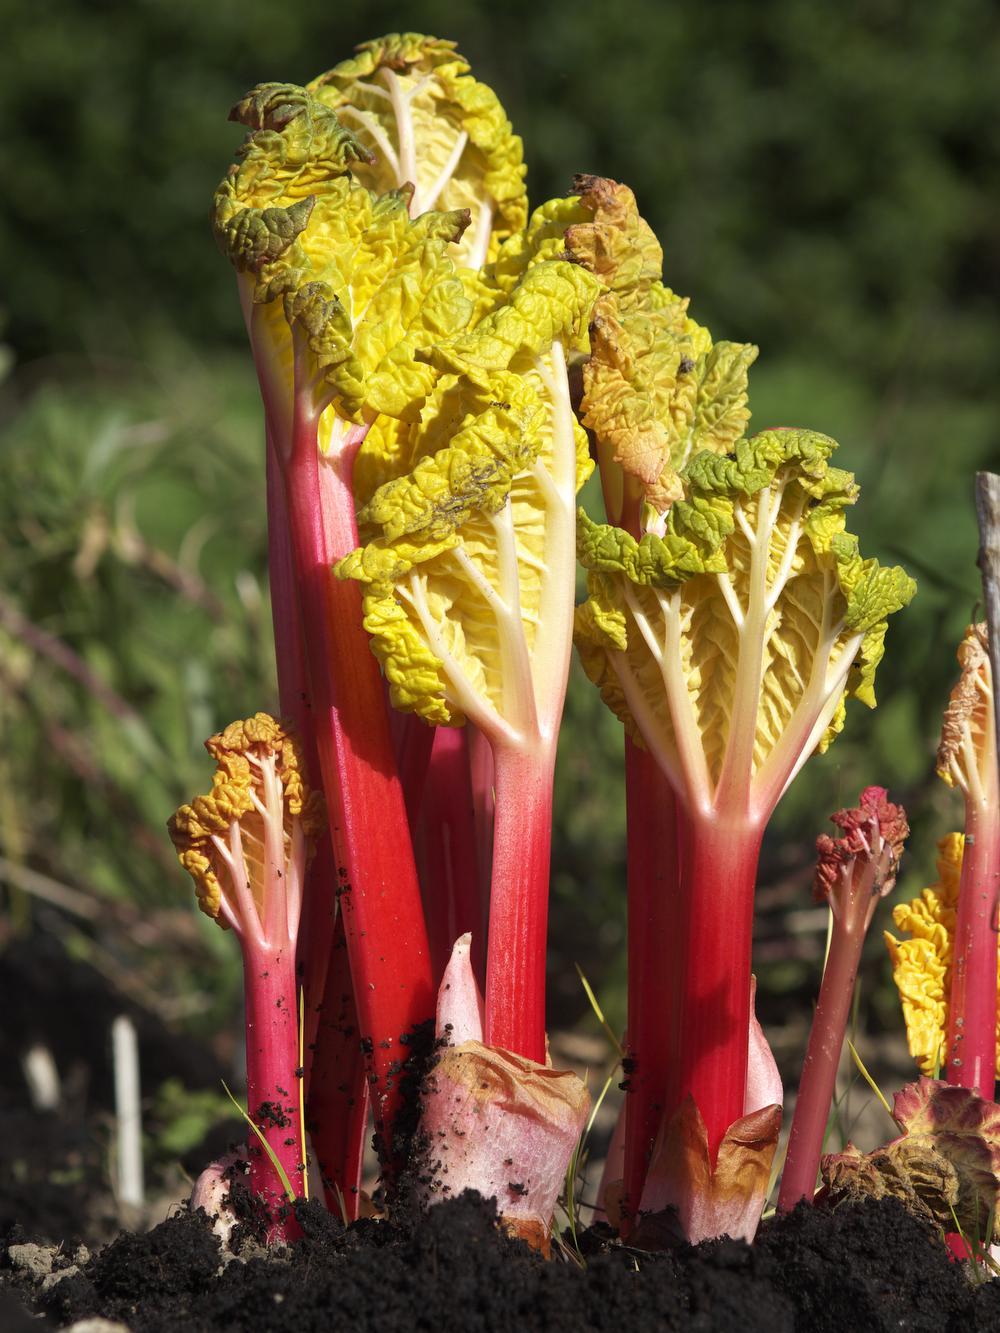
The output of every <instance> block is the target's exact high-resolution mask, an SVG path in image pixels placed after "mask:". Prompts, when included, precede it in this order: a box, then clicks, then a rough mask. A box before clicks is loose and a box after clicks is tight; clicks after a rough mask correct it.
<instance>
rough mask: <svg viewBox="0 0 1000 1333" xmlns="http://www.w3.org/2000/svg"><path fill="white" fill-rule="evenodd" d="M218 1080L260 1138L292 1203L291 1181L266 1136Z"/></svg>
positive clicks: (293, 1198)
mask: <svg viewBox="0 0 1000 1333" xmlns="http://www.w3.org/2000/svg"><path fill="white" fill-rule="evenodd" d="M220 1081H221V1083H222V1086H223V1088H224V1089H225V1093H226V1096H227V1097H228V1098H229V1100H230V1101H231V1102H232V1104H233V1105H234V1106H235V1107H236V1109H237V1111H239V1113H240V1115H241V1116H242V1117H243V1119H244V1120H245V1121H246V1122H247V1124H248V1125H249V1126H250V1128H251V1129H252V1130H253V1132H254V1133H255V1134H256V1135H257V1137H258V1138H259V1139H260V1141H261V1145H262V1147H263V1149H264V1151H265V1152H266V1153H267V1155H268V1157H269V1158H270V1159H271V1165H272V1166H273V1167H274V1169H275V1171H277V1173H278V1179H279V1180H280V1181H281V1188H282V1189H283V1190H284V1191H285V1194H286V1196H287V1198H288V1202H289V1203H294V1202H295V1191H294V1190H293V1189H292V1182H291V1181H290V1180H289V1179H288V1175H287V1174H286V1172H285V1168H284V1167H283V1166H282V1165H281V1163H280V1162H279V1161H278V1159H277V1157H276V1156H275V1152H274V1149H273V1148H272V1147H271V1145H270V1144H269V1143H268V1141H267V1139H266V1138H265V1137H264V1135H263V1134H262V1133H261V1131H260V1128H259V1126H258V1125H255V1124H254V1122H253V1120H252V1119H251V1118H250V1113H249V1111H247V1110H246V1109H245V1108H244V1107H242V1106H241V1105H240V1104H239V1102H238V1101H237V1100H236V1098H235V1097H234V1096H233V1094H232V1093H231V1092H230V1091H229V1087H228V1085H227V1083H226V1080H225V1079H222V1080H220Z"/></svg>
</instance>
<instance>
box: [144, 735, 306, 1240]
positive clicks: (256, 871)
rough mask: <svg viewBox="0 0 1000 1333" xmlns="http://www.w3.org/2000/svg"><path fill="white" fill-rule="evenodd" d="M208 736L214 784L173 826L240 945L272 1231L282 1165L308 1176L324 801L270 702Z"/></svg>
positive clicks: (262, 1178) (201, 896)
mask: <svg viewBox="0 0 1000 1333" xmlns="http://www.w3.org/2000/svg"><path fill="white" fill-rule="evenodd" d="M205 746H206V749H207V750H208V752H209V754H211V756H212V757H213V759H214V760H215V761H216V764H217V769H216V773H215V776H214V779H213V784H212V790H211V792H210V793H209V794H208V795H206V796H199V797H196V798H195V800H194V801H193V802H192V803H191V804H190V805H183V806H181V807H180V809H179V810H178V811H177V812H176V814H175V815H174V816H173V817H172V818H171V820H170V824H169V830H170V836H171V838H172V839H173V842H174V845H175V847H176V848H177V853H178V856H179V858H180V861H181V864H182V865H183V866H184V868H185V869H186V870H187V871H188V872H189V873H190V874H191V876H192V878H193V879H194V881H195V889H196V892H197V895H198V903H199V906H200V907H201V910H202V911H203V912H205V913H206V914H207V915H208V916H211V917H214V918H215V919H216V920H217V921H218V922H219V924H220V925H221V926H223V927H224V928H229V929H231V930H232V931H233V933H234V934H235V935H236V937H237V939H238V940H239V943H240V948H241V950H242V952H243V975H244V993H245V998H246V1054H247V1102H248V1107H249V1110H248V1114H249V1117H250V1119H251V1121H252V1122H253V1125H254V1127H255V1130H256V1132H255V1133H254V1134H252V1135H251V1137H250V1139H249V1141H248V1145H247V1150H248V1156H249V1159H250V1186H251V1189H252V1191H253V1192H254V1194H255V1195H256V1196H257V1197H258V1198H259V1199H260V1200H261V1201H262V1202H263V1204H264V1206H265V1207H266V1209H267V1210H268V1212H269V1213H270V1214H271V1217H272V1227H271V1231H270V1232H269V1234H270V1236H271V1238H272V1239H273V1238H275V1237H284V1236H286V1235H287V1234H288V1230H287V1224H286V1222H285V1221H284V1220H283V1219H282V1216H281V1209H280V1205H281V1204H283V1203H284V1202H286V1201H285V1187H284V1181H283V1180H282V1173H283V1174H284V1177H285V1179H287V1181H288V1182H289V1184H290V1186H291V1188H292V1189H293V1191H294V1192H295V1193H296V1194H298V1193H300V1192H301V1191H302V1188H303V1182H304V1170H305V1161H304V1151H305V1145H304V1140H303V1133H302V1124H301V1116H300V1113H299V1088H298V1082H297V1080H298V1079H299V1078H300V1077H301V1076H302V1070H301V1068H300V1061H299V1013H298V1002H297V1001H298V983H297V977H296V962H295V953H296V941H297V936H298V928H299V917H300V914H301V908H302V889H303V883H304V879H305V874H306V867H307V864H308V861H309V859H310V857H311V855H312V852H313V849H314V847H315V844H316V839H317V838H318V837H319V836H320V834H321V833H322V830H323V823H324V820H323V814H322V801H321V799H320V798H319V797H318V796H317V795H314V794H311V793H310V792H309V789H308V787H307V786H306V784H305V782H304V780H303V775H302V770H303V765H302V760H301V754H300V752H299V749H298V745H297V743H296V741H295V740H294V738H293V736H292V735H291V734H290V733H289V732H288V731H287V730H286V729H285V728H284V727H283V726H282V725H281V724H279V723H277V722H275V721H274V719H273V718H271V717H269V716H268V715H267V714H266V713H257V714H256V715H255V716H254V717H253V718H248V719H247V720H246V721H244V722H234V723H232V724H231V725H230V726H228V727H227V728H226V729H225V731H223V732H220V733H219V734H218V735H216V736H212V737H210V739H209V740H207V741H206V742H205ZM264 1144H266V1148H265V1147H264V1146H263V1145H264Z"/></svg>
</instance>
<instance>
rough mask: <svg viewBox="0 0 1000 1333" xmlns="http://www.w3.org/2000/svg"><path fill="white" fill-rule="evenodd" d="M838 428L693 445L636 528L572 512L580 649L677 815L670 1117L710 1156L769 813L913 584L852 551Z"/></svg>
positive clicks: (737, 1029)
mask: <svg viewBox="0 0 1000 1333" xmlns="http://www.w3.org/2000/svg"><path fill="white" fill-rule="evenodd" d="M834 447H835V446H834V442H833V441H832V440H830V439H828V438H827V437H825V436H822V435H818V434H815V433H812V432H808V431H798V430H773V431H766V432H764V433H762V434H760V435H757V436H754V437H752V438H750V439H741V440H739V441H738V442H737V444H736V446H735V449H734V451H733V452H732V454H728V455H723V456H720V455H716V454H712V453H709V452H702V453H700V454H698V455H696V456H695V457H694V458H693V459H692V461H691V462H690V463H689V464H688V465H687V467H686V468H685V469H684V470H683V471H682V473H681V485H682V486H683V490H684V496H685V498H684V499H682V500H677V501H675V502H674V503H673V504H672V505H671V507H670V509H669V510H668V511H666V512H665V513H664V514H663V515H661V516H657V517H655V518H652V519H651V520H650V521H649V523H648V526H647V529H646V531H645V532H644V533H643V534H642V536H641V537H640V538H639V539H638V540H637V539H636V538H635V537H634V536H632V535H631V534H630V533H627V532H625V531H623V530H622V529H620V528H615V527H613V526H611V525H607V524H596V523H593V522H592V521H591V520H590V519H588V518H587V517H586V515H584V514H581V516H580V557H581V560H582V561H583V563H584V565H585V566H586V568H587V570H588V574H589V581H588V586H589V593H590V595H589V598H588V600H587V602H586V603H585V604H584V606H583V607H582V608H580V610H579V611H578V613H577V643H578V646H579V649H580V653H581V657H582V660H583V663H584V667H585V668H586V670H587V672H588V674H589V675H590V676H591V679H592V680H594V682H595V683H596V684H597V685H598V686H599V688H600V689H601V692H602V695H603V697H604V699H605V701H606V702H607V703H608V704H609V706H610V707H611V708H612V709H613V710H614V711H615V712H616V713H617V714H618V716H619V717H620V718H621V719H622V721H623V722H624V723H625V726H626V729H627V730H628V731H629V732H630V733H631V734H632V735H633V736H634V737H635V738H636V739H638V740H639V741H640V742H641V744H643V745H644V746H645V747H646V748H647V749H648V750H649V752H650V753H651V754H652V755H653V756H654V757H655V758H656V761H657V763H658V764H659V766H660V768H661V770H662V771H663V772H664V773H665V775H666V776H667V778H668V780H669V781H670V782H671V784H672V786H673V788H674V791H675V792H676V794H677V798H678V802H679V806H680V812H681V823H682V845H681V894H680V896H679V900H678V904H677V918H678V919H677V923H676V930H677V931H678V932H679V934H680V936H681V938H682V940H683V944H682V945H681V946H680V948H679V949H678V951H677V953H678V956H679V959H680V961H681V963H682V965H685V966H686V967H687V969H688V971H687V973H686V975H685V976H684V977H683V978H682V980H681V986H680V993H681V996H682V1002H681V1003H680V1004H679V1005H678V1007H677V1010H676V1012H675V1013H674V1015H673V1017H672V1040H671V1059H670V1085H669V1086H668V1089H667V1096H666V1106H667V1112H668V1113H669V1112H670V1110H672V1109H673V1108H676V1107H677V1106H678V1105H680V1103H681V1101H682V1100H683V1098H684V1097H685V1096H686V1095H688V1094H690V1095H691V1096H693V1098H694V1101H695V1103H696V1105H697V1106H698V1109H699V1111H700V1113H701V1115H702V1117H703V1119H704V1123H705V1126H706V1132H707V1136H708V1144H709V1150H710V1153H711V1154H713V1155H714V1154H715V1152H716V1150H717V1149H718V1147H719V1145H720V1143H721V1142H722V1139H723V1136H724V1135H725V1133H726V1130H727V1129H728V1127H729V1126H730V1125H731V1124H733V1122H734V1121H736V1120H737V1118H738V1117H740V1116H741V1115H742V1113H743V1106H744V1098H745V1092H746V1077H747V1059H748V1045H747V1034H748V1031H749V1023H750V938H751V925H752V918H753V890H754V881H755V877H756V869H757V857H758V852H759V848H760V841H761V837H762V835H763V832H764V828H765V825H766V823H767V821H768V819H769V817H770V815H771V813H772V811H773V810H774V807H775V806H776V804H777V802H778V800H779V799H780V797H781V795H782V793H783V792H784V791H785V789H786V788H787V786H788V785H789V784H790V783H791V781H792V780H793V778H794V777H795V775H796V773H797V772H798V771H799V769H800V768H801V767H802V765H803V764H804V763H805V762H806V760H807V759H808V757H809V755H810V754H811V753H812V752H813V751H814V750H816V749H824V748H825V747H826V746H827V745H828V744H829V743H830V741H831V740H832V739H833V737H834V736H835V735H836V733H837V732H838V731H839V730H840V728H841V726H842V724H843V719H844V701H845V697H846V696H847V695H849V694H850V695H853V696H855V697H856V698H859V699H860V700H861V701H862V702H864V703H867V704H869V705H872V704H874V702H875V698H874V689H873V684H874V674H875V669H876V666H877V664H878V661H879V659H880V658H881V656H882V651H883V640H884V636H885V631H886V624H887V617H888V616H889V615H890V614H891V613H892V612H894V611H896V610H897V609H899V608H900V607H901V606H903V605H905V604H906V603H907V602H908V601H909V599H910V597H911V596H912V595H913V592H914V584H913V582H912V580H911V579H909V578H908V577H907V575H906V574H905V573H904V572H903V571H902V570H901V569H898V568H882V567H881V566H879V565H878V563H877V562H876V561H874V560H863V559H862V558H861V556H860V554H859V551H858V544H857V540H856V539H855V538H854V537H852V536H850V535H849V534H847V533H846V532H845V530H844V509H845V507H846V506H848V505H849V504H851V503H853V502H854V500H855V499H856V498H857V487H856V485H855V483H854V480H853V478H852V477H851V475H850V474H849V473H847V472H844V471H842V470H841V469H839V468H835V467H832V466H831V465H830V463H829V459H830V455H831V453H832V451H833V449H834Z"/></svg>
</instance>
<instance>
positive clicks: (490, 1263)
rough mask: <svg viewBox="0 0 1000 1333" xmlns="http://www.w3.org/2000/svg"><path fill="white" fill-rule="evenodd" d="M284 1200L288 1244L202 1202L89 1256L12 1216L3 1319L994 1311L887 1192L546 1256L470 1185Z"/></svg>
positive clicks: (957, 1327)
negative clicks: (14, 1225) (343, 1199)
mask: <svg viewBox="0 0 1000 1333" xmlns="http://www.w3.org/2000/svg"><path fill="white" fill-rule="evenodd" d="M299 1218H300V1222H301V1225H302V1229H303V1233H304V1234H303V1238H302V1240H301V1241H300V1242H299V1243H298V1244H297V1245H296V1247H295V1248H294V1249H293V1250H292V1251H291V1252H287V1253H284V1254H282V1255H271V1256H265V1255H264V1254H263V1252H262V1251H260V1249H259V1248H258V1247H256V1246H254V1245H250V1246H249V1247H248V1248H247V1249H246V1250H245V1251H244V1253H243V1255H242V1256H241V1257H240V1258H238V1259H237V1258H233V1257H231V1256H225V1258H223V1256H220V1252H219V1247H218V1242H217V1241H216V1238H215V1236H214V1235H213V1233H212V1232H211V1231H210V1230H209V1227H208V1224H207V1222H206V1221H205V1219H204V1217H203V1216H202V1215H195V1216H192V1215H189V1214H187V1213H180V1214H178V1215H177V1216H175V1217H172V1218H170V1219H169V1220H168V1221H166V1222H163V1223H161V1224H160V1226H158V1227H156V1228H155V1229H154V1230H153V1231H151V1232H149V1233H148V1234H147V1235H144V1236H136V1235H128V1234H126V1235H122V1236H119V1237H118V1239H117V1240H115V1241H114V1242H113V1243H112V1244H110V1245H108V1246H107V1247H106V1248H105V1249H104V1250H103V1251H101V1252H100V1253H99V1254H97V1255H96V1256H94V1257H93V1258H89V1257H88V1256H86V1254H85V1252H76V1253H75V1254H74V1253H73V1251H72V1247H70V1246H67V1247H65V1248H64V1249H63V1250H62V1251H61V1252H58V1253H56V1254H54V1255H53V1253H52V1251H41V1252H39V1251H34V1250H31V1249H25V1248H21V1249H19V1248H17V1247H18V1245H19V1244H20V1245H23V1242H24V1241H25V1237H24V1235H23V1234H22V1233H20V1232H19V1231H17V1230H16V1229H15V1231H14V1232H13V1233H12V1234H11V1235H9V1236H8V1237H7V1240H6V1244H5V1245H4V1246H3V1247H2V1249H0V1256H2V1257H0V1319H2V1320H3V1324H2V1327H3V1328H4V1329H10V1330H14V1329H19V1328H20V1327H21V1323H20V1322H19V1318H20V1316H19V1315H17V1314H16V1313H15V1309H14V1307H13V1306H12V1305H10V1304H9V1303H5V1302H9V1301H10V1299H11V1296H12V1293H17V1295H18V1296H19V1297H20V1298H21V1299H22V1300H23V1301H24V1302H25V1304H26V1305H27V1306H28V1307H29V1308H30V1309H31V1310H33V1311H34V1312H36V1313H37V1314H39V1315H42V1316H43V1318H42V1319H40V1320H39V1321H37V1322H33V1323H32V1324H31V1325H30V1327H33V1328H35V1329H38V1328H46V1327H49V1328H52V1327H65V1326H67V1325H69V1324H72V1323H73V1322H74V1321H75V1320H79V1319H84V1318H87V1317H90V1316H94V1315H103V1316H105V1317H106V1318H110V1319H115V1320H119V1321H121V1323H123V1324H124V1325H126V1326H127V1327H128V1328H129V1329H130V1330H131V1331H132V1333H203V1331H204V1333H209V1330H212V1331H213V1333H214V1331H215V1330H225V1333H241V1331H242V1330H247V1331H248V1333H249V1330H253V1333H286V1331H287V1333H329V1331H330V1330H334V1329H339V1328H345V1329H350V1330H351V1333H365V1331H366V1330H376V1329H377V1330H378V1331H379V1333H403V1331H404V1330H406V1331H407V1333H410V1331H411V1330H435V1331H436V1333H437V1331H438V1330H450V1329H462V1330H469V1333H480V1331H482V1333H486V1331H487V1330H503V1331H504V1333H511V1330H525V1331H530V1330H536V1329H537V1330H542V1329H555V1330H561V1329H565V1330H573V1331H574V1333H591V1331H592V1330H593V1331H594V1333H597V1330H604V1329H608V1330H614V1333H624V1331H625V1330H627V1331H628V1333H646V1331H647V1330H649V1333H652V1331H653V1330H656V1331H657V1333H664V1330H666V1331H667V1333H669V1331H670V1330H675V1329H676V1330H681V1329H683V1330H685V1333H710V1331H711V1330H720V1333H721V1331H722V1330H726V1333H729V1331H730V1330H739V1333H758V1331H759V1333H792V1331H793V1330H803V1331H805V1330H808V1333H824V1331H825V1330H830V1331H831V1333H834V1330H835V1331H836V1333H848V1330H849V1331H850V1333H868V1330H871V1331H872V1333H876V1331H881V1330H889V1329H907V1330H913V1331H914V1333H920V1331H922V1330H927V1333H931V1330H933V1333H960V1331H961V1333H975V1330H984V1331H985V1330H990V1331H991V1333H994V1331H995V1330H996V1329H998V1328H1000V1283H988V1284H985V1285H974V1284H973V1283H971V1282H970V1281H969V1278H968V1276H967V1274H966V1273H965V1271H964V1270H963V1268H962V1267H961V1266H960V1265H958V1264H955V1263H953V1262H951V1260H950V1259H949V1257H948V1254H947V1252H946V1250H945V1248H944V1245H943V1244H942V1242H941V1240H940V1239H939V1238H938V1237H937V1236H936V1235H935V1234H934V1233H933V1232H932V1231H931V1230H929V1229H928V1228H927V1227H926V1226H924V1225H923V1224H922V1223H920V1222H917V1221H916V1220H914V1219H913V1218H912V1217H910V1216H909V1214H907V1213H906V1212H904V1210H903V1209H902V1207H901V1206H900V1205H899V1204H898V1203H896V1202H895V1201H894V1200H885V1201H882V1202H879V1203H872V1204H866V1205H864V1206H843V1207H841V1208H839V1209H837V1210H836V1211H834V1212H824V1211H822V1210H820V1209H818V1208H817V1209H810V1208H807V1207H805V1206H804V1205H802V1206H800V1207H799V1208H798V1209H797V1210H796V1211H795V1212H794V1213H793V1214H792V1215H791V1216H789V1217H787V1218H783V1219H781V1220H780V1221H775V1222H772V1223H770V1224H769V1225H767V1226H765V1227H764V1228H763V1231H762V1234H761V1237H760V1239H759V1241H758V1243H757V1244H756V1245H755V1246H754V1247H753V1248H750V1247H749V1246H747V1245H745V1244H743V1243H742V1242H737V1241H730V1240H720V1241H712V1242H708V1243H706V1244H703V1245H700V1246H697V1247H694V1248H692V1247H690V1246H682V1247H680V1248H678V1249H676V1250H673V1251H671V1252H669V1253H661V1254H649V1253H645V1252H642V1251H637V1250H630V1249H628V1248H626V1247H624V1246H622V1245H620V1244H618V1243H617V1242H615V1241H612V1240H611V1239H609V1236H610V1233H607V1234H606V1233H605V1231H604V1230H603V1229H601V1228H595V1229H593V1230H591V1231H588V1232H586V1233H585V1234H584V1235H583V1236H582V1237H581V1251H582V1255H583V1258H582V1260H580V1261H572V1260H570V1259H567V1258H565V1257H564V1258H562V1259H554V1260H552V1261H551V1262H548V1263H546V1262H545V1261H544V1260H542V1259H540V1258H539V1257H538V1256H537V1255H535V1254H534V1253H533V1252H531V1251H530V1250H528V1249H527V1248H526V1247H524V1246H523V1245H522V1244H520V1243H519V1242H515V1241H512V1240H509V1239H508V1238H507V1237H506V1236H504V1235H502V1234H501V1233H500V1232H499V1231H498V1230H497V1228H496V1226H495V1220H494V1215H493V1210H492V1206H491V1205H484V1204H483V1203H482V1201H481V1200H479V1199H478V1198H476V1197H475V1196H463V1197H462V1198H460V1199H456V1200H452V1201H451V1202H447V1203H443V1204H440V1205H438V1206H437V1207H435V1208H433V1209H432V1210H431V1211H430V1213H428V1214H426V1215H421V1216H417V1217H415V1218H414V1219H412V1220H411V1221H410V1222H409V1223H407V1224H399V1223H387V1222H379V1221H361V1222H357V1223H355V1224H354V1225H352V1226H350V1227H346V1228H345V1227H344V1226H343V1225H341V1223H340V1222H338V1221H337V1220H336V1219H335V1218H333V1217H332V1216H331V1215H330V1214H328V1213H326V1212H324V1211H323V1210H322V1209H321V1208H319V1207H318V1206H317V1205H315V1204H306V1205H300V1206H299ZM12 1247H13V1248H12ZM47 1265H48V1266H49V1267H50V1268H51V1270H52V1271H51V1272H45V1269H46V1266H47ZM60 1274H62V1276H60ZM4 1288H5V1289H4Z"/></svg>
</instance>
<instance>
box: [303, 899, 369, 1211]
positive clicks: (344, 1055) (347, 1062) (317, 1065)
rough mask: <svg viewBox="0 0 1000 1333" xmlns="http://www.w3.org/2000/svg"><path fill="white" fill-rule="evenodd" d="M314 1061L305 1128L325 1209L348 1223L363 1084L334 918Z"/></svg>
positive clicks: (357, 1177)
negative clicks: (307, 1130) (320, 1183)
mask: <svg viewBox="0 0 1000 1333" xmlns="http://www.w3.org/2000/svg"><path fill="white" fill-rule="evenodd" d="M316 1008H317V1010H318V1012H317V1015H316V1017H317V1020H318V1026H317V1030H316V1056H317V1058H316V1060H315V1062H314V1065H313V1075H312V1079H311V1081H310V1085H309V1101H308V1104H307V1106H306V1123H307V1126H308V1129H309V1134H310V1138H311V1139H312V1146H313V1152H314V1153H315V1154H316V1160H317V1162H318V1163H319V1169H320V1178H321V1180H322V1182H323V1192H324V1195H325V1197H326V1206H327V1208H329V1210H330V1212H331V1213H333V1214H334V1215H335V1216H338V1217H339V1216H341V1213H342V1212H343V1213H344V1214H345V1215H346V1219H347V1220H348V1221H354V1219H355V1218H356V1217H357V1216H358V1207H359V1204H360V1202H361V1163H362V1158H363V1155H364V1142H365V1128H366V1124H367V1118H368V1080H367V1077H366V1074H365V1057H364V1052H363V1051H362V1049H361V1039H360V1034H359V1032H358V1016H357V1010H356V1008H355V1005H354V989H353V987H352V985H351V969H350V962H349V959H348V954H347V942H346V940H345V938H344V927H343V918H342V917H338V919H337V924H336V928H335V930H334V936H333V948H332V952H331V954H330V965H329V967H328V969H327V972H326V986H325V988H324V991H323V999H322V1004H321V1005H317V1006H316Z"/></svg>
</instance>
